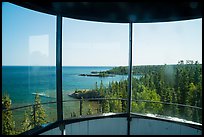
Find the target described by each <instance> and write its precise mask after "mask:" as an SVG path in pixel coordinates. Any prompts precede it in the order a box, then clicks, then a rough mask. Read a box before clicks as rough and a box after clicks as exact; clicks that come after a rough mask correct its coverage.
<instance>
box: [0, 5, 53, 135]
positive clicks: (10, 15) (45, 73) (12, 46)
mask: <svg viewBox="0 0 204 137" xmlns="http://www.w3.org/2000/svg"><path fill="white" fill-rule="evenodd" d="M2 12H3V14H2V29H3V32H2V45H3V46H2V50H3V51H2V53H3V54H2V103H3V102H4V103H3V104H2V105H3V107H5V108H8V107H11V108H16V107H22V106H26V107H23V108H18V109H15V110H12V111H11V112H12V115H13V120H14V122H15V127H13V130H14V131H16V132H15V133H14V134H18V133H20V132H22V131H26V130H28V129H30V128H33V127H34V125H41V124H45V123H48V122H53V121H56V117H57V116H56V103H55V104H41V106H39V105H38V106H37V105H35V107H31V106H29V107H28V106H27V105H33V104H34V103H37V102H38V103H39V102H41V103H46V102H50V101H56V96H55V94H56V69H55V62H56V61H55V52H56V51H55V44H56V42H55V41H56V40H55V39H56V36H55V35H56V30H55V28H56V17H55V16H51V15H47V14H43V13H40V12H35V11H32V10H28V9H26V8H22V7H19V6H16V5H13V4H10V3H7V2H4V3H2ZM36 94H38V95H39V97H38V96H37V95H36ZM5 95H8V96H9V98H5ZM35 97H36V99H35ZM8 99H10V100H11V106H7V105H6V104H5V102H6V100H8ZM40 107H42V109H41V110H40ZM34 108H35V112H36V114H35V119H34V118H33V116H34V113H33V110H34ZM25 111H26V112H27V116H24V115H25ZM8 113H9V111H4V112H3V117H2V121H3V126H4V124H5V123H6V122H7V121H6V116H7V114H8ZM38 113H42V114H38ZM43 113H45V114H46V115H44V114H43ZM29 115H33V116H32V117H30V116H29ZM39 116H42V118H43V120H42V121H40V120H39V119H40V117H39ZM32 121H33V122H35V124H33V125H32V127H28V128H27V127H26V125H27V126H28V124H29V123H30V122H32ZM11 125H13V126H14V124H11ZM2 129H3V127H2ZM6 130H7V129H5V130H4V131H3V134H10V133H6Z"/></svg>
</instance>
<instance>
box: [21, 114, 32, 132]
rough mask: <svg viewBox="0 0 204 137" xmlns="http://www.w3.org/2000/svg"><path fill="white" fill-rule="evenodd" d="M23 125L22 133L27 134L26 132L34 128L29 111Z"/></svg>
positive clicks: (25, 115)
mask: <svg viewBox="0 0 204 137" xmlns="http://www.w3.org/2000/svg"><path fill="white" fill-rule="evenodd" d="M21 125H22V132H25V131H27V130H30V129H32V128H33V127H32V124H31V120H30V116H29V112H28V111H25V112H24V120H23V122H22V123H21Z"/></svg>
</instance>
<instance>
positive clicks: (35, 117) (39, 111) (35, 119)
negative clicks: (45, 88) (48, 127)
mask: <svg viewBox="0 0 204 137" xmlns="http://www.w3.org/2000/svg"><path fill="white" fill-rule="evenodd" d="M46 116H47V115H46V113H45V110H44V108H43V106H42V104H41V101H40V96H39V94H36V96H35V103H34V107H33V109H32V111H31V121H32V124H31V125H32V126H40V125H42V124H45V123H47V120H46Z"/></svg>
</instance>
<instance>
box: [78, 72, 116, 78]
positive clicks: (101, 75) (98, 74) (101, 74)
mask: <svg viewBox="0 0 204 137" xmlns="http://www.w3.org/2000/svg"><path fill="white" fill-rule="evenodd" d="M79 76H89V77H114V76H115V75H114V74H108V73H106V72H96V71H93V72H91V74H79Z"/></svg>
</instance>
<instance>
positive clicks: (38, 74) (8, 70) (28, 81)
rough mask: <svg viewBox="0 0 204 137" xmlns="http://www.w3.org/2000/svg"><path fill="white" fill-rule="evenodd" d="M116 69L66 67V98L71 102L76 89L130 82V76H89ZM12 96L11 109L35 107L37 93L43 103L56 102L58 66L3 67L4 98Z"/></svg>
mask: <svg viewBox="0 0 204 137" xmlns="http://www.w3.org/2000/svg"><path fill="white" fill-rule="evenodd" d="M111 68H113V67H63V69H62V77H63V78H62V81H63V83H62V89H63V99H70V97H69V96H68V94H69V93H71V92H73V91H74V90H76V89H92V88H94V87H95V83H96V82H97V83H98V87H99V86H100V82H101V80H102V81H103V84H104V85H108V83H109V82H111V81H120V80H124V79H127V76H125V75H124V76H122V75H116V76H115V77H87V76H79V74H81V73H86V74H89V73H91V72H92V71H105V70H109V69H111ZM4 93H7V94H9V96H10V98H11V100H12V106H19V105H22V104H32V103H33V102H34V95H35V93H40V94H41V95H42V96H41V100H42V102H47V101H56V98H55V97H56V67H53V66H51V67H47V66H43V67H39V66H2V95H3V94H4Z"/></svg>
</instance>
